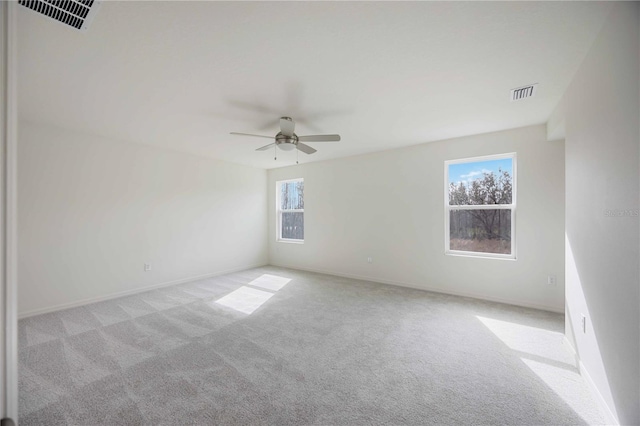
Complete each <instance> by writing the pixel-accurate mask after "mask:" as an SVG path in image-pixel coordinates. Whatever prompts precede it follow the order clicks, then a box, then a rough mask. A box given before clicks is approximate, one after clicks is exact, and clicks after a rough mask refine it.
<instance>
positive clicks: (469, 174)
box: [449, 158, 513, 183]
mask: <svg viewBox="0 0 640 426" xmlns="http://www.w3.org/2000/svg"><path fill="white" fill-rule="evenodd" d="M498 169H502V170H507V171H508V172H509V173H510V174H511V176H513V159H511V158H502V159H500V160H488V161H474V162H470V163H458V164H450V165H449V183H451V182H455V183H458V182H462V181H464V182H471V181H474V180H476V179H481V178H482V174H483V173H484V172H487V173H488V172H494V173H495V174H498Z"/></svg>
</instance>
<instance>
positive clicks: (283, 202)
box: [276, 179, 304, 243]
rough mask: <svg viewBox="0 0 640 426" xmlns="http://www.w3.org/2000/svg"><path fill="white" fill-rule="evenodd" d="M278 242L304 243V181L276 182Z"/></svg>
mask: <svg viewBox="0 0 640 426" xmlns="http://www.w3.org/2000/svg"><path fill="white" fill-rule="evenodd" d="M276 213H277V215H276V216H277V221H278V223H277V224H276V226H277V228H276V233H277V238H278V241H289V242H298V243H301V242H303V241H304V179H293V180H284V181H279V182H276Z"/></svg>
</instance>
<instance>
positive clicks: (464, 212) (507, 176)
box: [444, 153, 516, 259]
mask: <svg viewBox="0 0 640 426" xmlns="http://www.w3.org/2000/svg"><path fill="white" fill-rule="evenodd" d="M444 169H445V253H446V254H457V255H468V256H482V257H496V258H506V259H515V257H516V255H515V252H516V250H515V214H516V154H515V153H512V154H503V155H492V156H488V157H477V158H467V159H463V160H452V161H445V164H444Z"/></svg>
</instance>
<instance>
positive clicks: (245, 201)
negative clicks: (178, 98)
mask: <svg viewBox="0 0 640 426" xmlns="http://www.w3.org/2000/svg"><path fill="white" fill-rule="evenodd" d="M19 130H20V131H19V142H18V143H19V152H18V159H19V164H18V170H19V176H18V194H19V195H18V214H19V219H18V222H19V223H18V236H19V242H18V247H19V271H18V275H19V312H20V314H21V315H22V316H24V315H26V314H29V313H34V312H40V311H46V310H49V309H52V308H55V307H61V306H66V305H69V304H74V303H77V302H80V301H84V300H89V299H96V298H102V297H105V296H111V295H116V294H119V293H122V292H127V291H135V290H139V289H142V288H145V287H148V286H153V285H157V284H162V283H168V282H172V281H176V280H183V279H188V278H191V277H198V276H203V275H208V274H216V273H221V272H224V271H227V270H235V269H244V268H248V267H251V266H256V265H264V264H266V263H267V247H266V233H267V228H266V217H267V212H266V205H267V199H266V191H265V185H266V179H267V173H266V171H265V170H261V169H254V168H250V167H244V166H238V165H233V164H229V163H225V162H221V161H215V160H209V159H205V158H200V157H195V156H192V155H188V154H182V153H178V152H172V151H166V150H159V149H155V148H151V147H147V146H144V145H134V144H127V143H122V142H118V141H114V140H108V139H104V138H98V137H95V136H88V135H83V134H79V133H75V132H71V131H66V130H62V129H58V128H54V127H47V126H40V125H33V124H29V123H21V127H20V129H19ZM145 262H150V263H151V266H152V270H151V271H150V272H145V271H144V267H143V264H144V263H145Z"/></svg>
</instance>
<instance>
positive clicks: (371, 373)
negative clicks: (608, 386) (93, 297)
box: [19, 266, 603, 426]
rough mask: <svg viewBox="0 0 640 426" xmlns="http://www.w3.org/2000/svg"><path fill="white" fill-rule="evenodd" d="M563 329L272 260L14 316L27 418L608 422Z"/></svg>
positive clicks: (541, 318) (29, 421)
mask: <svg viewBox="0 0 640 426" xmlns="http://www.w3.org/2000/svg"><path fill="white" fill-rule="evenodd" d="M563 329H564V317H563V316H562V315H560V314H555V313H550V312H543V311H538V310H533V309H525V308H519V307H514V306H509V305H504V304H498V303H492V302H485V301H479V300H474V299H469V298H463V297H457V296H449V295H444V294H438V293H430V292H424V291H419V290H413V289H408V288H400V287H394V286H389V285H383V284H377V283H371V282H365V281H358V280H353V279H348V278H340V277H335V276H330V275H323V274H317V273H310V272H302V271H297V270H291V269H284V268H277V267H270V266H267V267H262V268H256V269H251V270H247V271H242V272H237V273H233V274H228V275H224V276H219V277H215V278H210V279H204V280H200V281H194V282H190V283H186V284H181V285H176V286H171V287H166V288H160V289H156V290H153V291H148V292H145V293H140V294H136V295H132V296H127V297H123V298H119V299H113V300H109V301H105V302H100V303H95V304H91V305H86V306H82V307H77V308H73V309H68V310H64V311H58V312H54V313H49V314H44V315H39V316H35V317H29V318H25V319H22V320H20V321H19V402H20V424H21V425H25V426H26V425H47V426H52V425H111V426H113V425H429V424H433V425H460V424H464V425H498V424H500V425H581V424H602V423H603V419H602V417H601V416H600V414H599V412H598V409H597V406H596V404H595V402H594V401H593V400H592V398H591V396H590V393H589V391H588V389H587V387H586V385H585V383H584V381H583V379H582V377H581V376H580V375H579V374H578V370H577V368H576V363H575V360H574V359H573V357H572V356H571V355H570V354H569V352H568V351H567V349H566V348H565V347H563V342H562V339H563Z"/></svg>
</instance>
